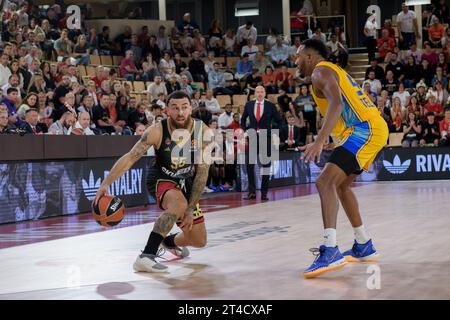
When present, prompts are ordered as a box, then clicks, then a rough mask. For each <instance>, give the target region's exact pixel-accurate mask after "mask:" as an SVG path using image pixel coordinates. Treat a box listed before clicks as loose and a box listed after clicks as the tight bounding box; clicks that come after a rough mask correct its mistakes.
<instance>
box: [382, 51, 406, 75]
mask: <svg viewBox="0 0 450 320" xmlns="http://www.w3.org/2000/svg"><path fill="white" fill-rule="evenodd" d="M397 58H398V56H397V54H396V53H395V52H393V53H391V61H390V62H389V63H388V64H387V65H386V69H385V70H386V73H387V72H388V71H392V72H393V74H394V79H395V80H398V81H403V78H404V77H405V75H404V67H403V64H401V63H400V62H398V59H397Z"/></svg>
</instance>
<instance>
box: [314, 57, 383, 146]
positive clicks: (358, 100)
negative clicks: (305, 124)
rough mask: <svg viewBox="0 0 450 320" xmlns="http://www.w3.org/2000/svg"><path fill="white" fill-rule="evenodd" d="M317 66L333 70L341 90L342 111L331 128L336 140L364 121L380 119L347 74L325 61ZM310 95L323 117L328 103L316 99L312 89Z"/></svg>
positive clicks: (365, 96)
mask: <svg viewBox="0 0 450 320" xmlns="http://www.w3.org/2000/svg"><path fill="white" fill-rule="evenodd" d="M319 66H321V67H326V68H330V69H333V70H334V72H336V74H337V76H338V78H339V88H340V89H341V97H342V101H343V102H344V109H343V110H342V113H341V117H340V118H339V120H338V122H337V123H336V125H335V126H334V128H333V135H334V136H336V137H338V138H339V137H342V136H345V135H346V132H348V128H350V127H352V126H354V125H357V124H359V123H362V122H364V121H368V120H371V119H374V118H379V117H380V113H379V111H378V109H377V107H376V106H375V105H374V104H373V103H372V101H370V99H369V98H368V97H367V95H366V94H365V93H364V92H363V91H362V90H361V87H360V86H359V85H358V84H357V83H356V82H355V80H353V78H352V77H350V75H348V74H347V72H345V70H343V69H342V68H341V67H339V66H337V65H335V64H333V63H331V62H327V61H322V62H320V63H319V64H318V65H317V67H319ZM311 87H312V86H311ZM311 93H312V96H313V97H314V100H315V101H316V103H317V106H318V108H319V111H320V114H321V115H322V116H325V115H326V113H327V110H328V101H327V100H326V99H322V98H318V97H317V95H316V93H315V92H314V88H313V87H312V90H311ZM331 107H333V106H331Z"/></svg>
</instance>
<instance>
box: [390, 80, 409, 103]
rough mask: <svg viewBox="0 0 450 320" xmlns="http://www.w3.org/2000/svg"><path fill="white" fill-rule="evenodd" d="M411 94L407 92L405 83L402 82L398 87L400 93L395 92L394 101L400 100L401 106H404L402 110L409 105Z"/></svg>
mask: <svg viewBox="0 0 450 320" xmlns="http://www.w3.org/2000/svg"><path fill="white" fill-rule="evenodd" d="M410 96H411V95H410V94H409V92H408V91H406V90H405V85H404V84H403V82H400V83H399V85H398V91H396V92H394V94H393V95H392V99H395V98H399V99H400V104H401V105H402V109H404V108H406V106H407V105H409V98H410Z"/></svg>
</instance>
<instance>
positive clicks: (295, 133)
mask: <svg viewBox="0 0 450 320" xmlns="http://www.w3.org/2000/svg"><path fill="white" fill-rule="evenodd" d="M286 120H287V125H286V126H284V127H283V128H282V129H281V132H280V140H281V143H280V150H281V151H286V150H295V149H296V148H297V147H299V146H302V145H304V144H303V143H302V134H301V129H300V128H299V127H298V126H296V125H295V117H294V116H293V115H292V114H291V113H290V112H288V113H287V115H286Z"/></svg>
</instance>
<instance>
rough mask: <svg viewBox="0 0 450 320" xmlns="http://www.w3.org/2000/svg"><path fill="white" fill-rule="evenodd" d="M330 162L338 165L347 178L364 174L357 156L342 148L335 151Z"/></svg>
mask: <svg viewBox="0 0 450 320" xmlns="http://www.w3.org/2000/svg"><path fill="white" fill-rule="evenodd" d="M328 162H330V163H333V164H335V165H337V166H338V167H339V168H341V169H342V171H344V172H345V174H346V175H347V176H350V175H351V174H356V175H360V174H361V173H362V169H361V167H360V166H359V163H358V160H356V156H355V155H354V154H353V153H351V152H350V151H348V150H347V149H345V148H344V147H342V146H341V147H337V148H335V149H334V150H333V153H331V156H330V159H328Z"/></svg>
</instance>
